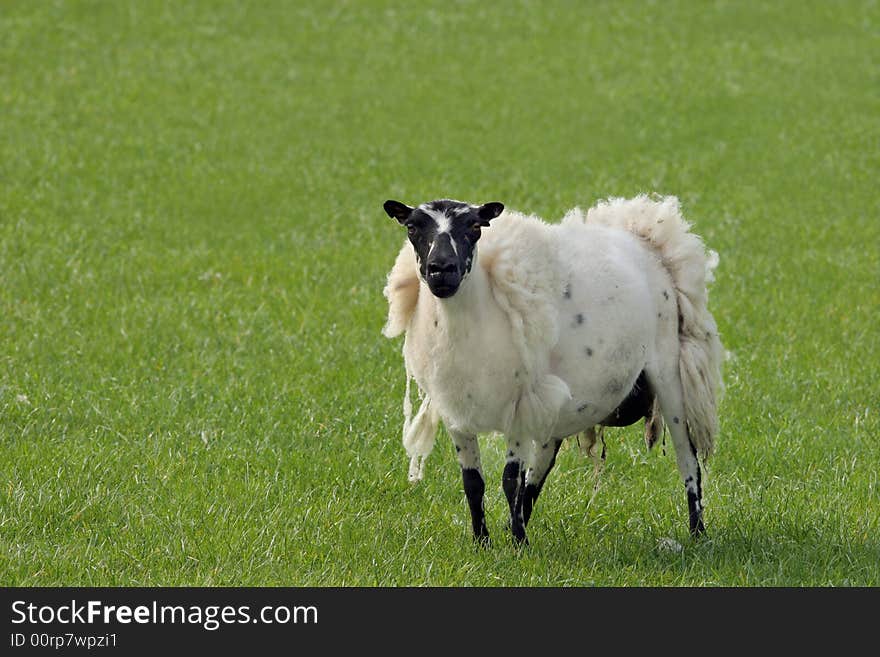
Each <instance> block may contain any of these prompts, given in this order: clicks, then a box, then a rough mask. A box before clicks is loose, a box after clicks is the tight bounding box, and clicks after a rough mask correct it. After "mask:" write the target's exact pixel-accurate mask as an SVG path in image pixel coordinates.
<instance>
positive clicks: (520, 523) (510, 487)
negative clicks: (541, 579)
mask: <svg viewBox="0 0 880 657" xmlns="http://www.w3.org/2000/svg"><path fill="white" fill-rule="evenodd" d="M529 442H530V441H527V440H522V439H521V438H517V437H512V436H508V437H507V463H505V465H504V474H503V475H502V476H501V487H502V488H503V489H504V495H505V496H506V497H507V504H508V506H509V507H510V531H511V532H512V534H513V539H514V541H516V542H517V543H526V542H528V541H527V539H526V522H525V516H524V507H523V503H524V499H523V495H522V491H523V489H524V488H525V478H526V476H525V475H526V471H525V466H524V465H523V464H524V463H525V462H526V457H527V455H528V448H529Z"/></svg>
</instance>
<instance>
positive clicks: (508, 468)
mask: <svg viewBox="0 0 880 657" xmlns="http://www.w3.org/2000/svg"><path fill="white" fill-rule="evenodd" d="M521 471H522V463H520V462H519V461H508V462H507V464H506V465H505V466H504V472H503V473H502V475H501V487H502V488H503V489H504V495H505V496H506V497H507V505H508V506H509V507H510V515H511V516H513V510H514V507H515V505H516V494H517V491H518V490H519V479H520V472H521Z"/></svg>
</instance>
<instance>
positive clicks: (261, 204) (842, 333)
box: [0, 0, 880, 585]
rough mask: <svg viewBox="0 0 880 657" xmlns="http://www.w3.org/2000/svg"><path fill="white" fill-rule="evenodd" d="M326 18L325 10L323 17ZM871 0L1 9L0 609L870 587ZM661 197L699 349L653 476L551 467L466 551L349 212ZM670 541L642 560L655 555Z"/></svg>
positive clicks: (383, 227)
mask: <svg viewBox="0 0 880 657" xmlns="http://www.w3.org/2000/svg"><path fill="white" fill-rule="evenodd" d="M334 5H335V6H334ZM878 24H880V10H878V7H877V4H876V3H874V2H864V3H861V2H848V3H819V2H816V3H803V2H800V1H792V2H767V3H763V2H745V3H734V2H714V3H693V2H680V3H674V2H662V3H632V2H613V3H612V2H609V3H564V2H526V1H522V2H510V3H473V2H460V3H449V2H446V1H445V0H444V1H443V2H420V3H415V2H412V3H410V2H407V3H403V2H400V3H387V2H339V3H328V2H314V3H304V2H297V3H281V2H279V3H266V2H241V3H223V4H221V3H214V2H168V3H164V2H162V3H160V2H133V1H132V2H121V1H120V2H24V1H21V2H3V3H2V4H0V362H2V366H0V582H2V583H4V584H14V585H53V584H68V585H73V584H82V585H202V584H204V585H374V584H383V585H421V584H434V585H459V584H460V585H496V584H504V585H538V584H544V585H589V584H598V585H667V584H676V585H766V584H777V585H780V584H781V585H826V584H835V585H848V584H851V585H860V584H862V585H863V584H869V585H880V489H878V471H880V468H878V463H880V445H878V440H877V438H878V429H880V419H878V416H880V404H878V402H880V384H878V382H877V375H876V371H877V366H878V363H880V353H878V339H877V323H876V322H877V317H878V316H880V314H878V313H880V286H878V281H880V254H878V251H880V222H878V212H880V195H878V193H877V179H878V173H880V147H878V146H880V58H878V52H880V32H878V28H877V26H878ZM642 191H659V192H662V193H672V194H677V195H678V196H680V198H681V199H682V202H683V204H684V208H685V212H686V215H687V216H688V217H689V218H690V219H691V220H692V221H693V222H694V223H695V225H696V230H697V231H698V232H699V233H700V234H701V235H703V236H704V237H705V239H706V241H707V242H708V244H709V245H710V246H711V247H712V248H714V249H717V250H718V251H719V252H720V254H721V266H720V268H719V270H718V278H717V282H716V284H715V286H714V287H713V290H712V294H711V307H712V309H713V310H714V312H715V316H716V318H717V320H718V323H719V326H720V329H721V332H722V337H723V339H724V342H725V346H726V347H727V348H728V349H729V350H730V351H731V353H732V357H731V359H730V361H729V362H728V363H727V366H726V374H725V378H726V382H727V392H726V397H725V401H724V404H723V408H722V418H721V422H722V435H721V437H720V439H719V452H718V454H717V456H716V458H715V459H713V461H712V462H711V463H710V467H709V471H708V476H707V478H706V491H705V493H706V503H707V507H708V508H707V512H706V521H707V526H708V529H709V537H708V539H707V540H704V541H700V542H699V543H696V544H695V543H692V542H690V541H689V539H688V538H687V532H686V523H687V518H686V516H687V511H686V505H685V495H684V491H683V489H682V487H681V484H680V482H679V480H678V476H677V473H676V471H675V467H674V460H673V457H672V452H671V445H670V446H669V448H668V449H667V452H666V454H665V455H664V454H663V453H661V451H660V450H656V451H654V452H651V453H647V452H646V450H645V449H644V446H643V444H642V441H641V437H640V431H639V429H637V428H635V427H633V428H631V429H629V430H617V431H615V432H614V433H611V434H610V436H609V455H608V461H607V465H606V467H605V469H604V471H603V472H602V474H601V475H600V476H599V477H596V476H595V475H594V473H593V466H592V463H591V462H590V461H588V460H584V459H582V458H581V457H579V455H578V454H577V452H576V450H574V449H567V450H565V451H563V452H562V453H561V455H560V460H559V464H558V465H557V468H556V470H554V472H553V474H552V476H551V480H550V483H549V484H548V488H547V489H546V491H545V493H544V496H543V497H542V498H541V500H540V502H539V504H538V507H537V510H536V514H535V516H534V518H533V522H532V524H531V525H530V535H531V539H532V546H531V547H530V548H529V549H528V550H526V551H524V552H523V553H521V554H520V553H517V552H516V551H515V550H514V549H513V548H512V546H511V545H510V544H509V541H507V540H506V536H505V534H504V527H503V525H504V520H505V517H504V508H505V503H504V501H503V494H502V492H501V488H500V475H501V468H502V465H503V444H502V442H501V441H499V440H492V439H488V438H487V439H486V440H485V441H484V443H483V453H484V465H485V469H486V472H487V475H488V477H489V479H490V485H489V486H488V491H487V506H488V513H489V523H490V531H491V532H492V533H493V535H494V537H495V541H494V544H493V546H492V547H491V548H490V549H487V550H481V549H477V548H475V547H474V546H473V545H472V544H471V541H470V538H469V522H468V519H467V512H466V507H465V502H464V497H463V495H462V492H461V484H460V480H459V474H458V469H457V466H456V464H455V459H454V455H453V453H452V452H453V450H452V448H451V445H450V442H449V441H448V439H447V438H445V436H443V437H441V440H440V441H438V445H437V449H436V450H435V453H434V454H433V455H432V456H431V458H430V459H429V461H428V464H427V475H426V480H425V481H424V482H423V484H422V485H420V486H417V487H411V486H410V485H409V484H408V483H407V481H406V466H407V463H406V457H405V454H404V452H403V449H402V447H401V445H400V427H401V422H402V416H401V412H400V405H401V399H402V395H403V379H404V377H403V364H402V359H401V356H400V343H399V341H388V340H385V339H383V338H382V337H381V335H380V333H379V331H380V329H381V327H382V324H383V323H384V313H385V302H384V299H383V298H382V296H381V289H382V286H383V284H384V276H385V273H386V272H387V270H388V269H389V268H390V266H391V264H392V261H393V258H394V256H395V254H396V251H397V249H398V248H399V246H400V243H401V241H402V239H403V235H402V232H401V230H400V229H399V227H398V226H397V225H396V224H394V222H392V221H391V220H389V219H388V218H387V217H386V216H385V215H384V213H383V212H382V209H381V203H382V201H384V200H385V199H386V198H399V199H401V200H403V201H407V202H421V201H424V200H428V199H431V198H436V197H443V196H450V197H453V198H463V199H468V200H472V201H480V202H483V201H487V200H500V201H503V202H504V203H506V204H507V205H508V206H510V207H512V208H516V209H519V210H523V211H528V212H535V213H539V214H541V215H542V216H545V217H547V218H548V219H551V220H554V219H556V218H558V217H560V216H561V214H562V213H563V211H564V210H565V209H567V208H568V207H570V206H572V205H575V204H581V205H584V206H588V205H590V204H592V203H594V202H595V201H596V200H597V199H598V198H601V197H605V196H611V195H615V196H617V195H631V194H635V193H638V192H642ZM664 539H672V540H674V541H677V542H679V543H681V544H682V545H683V550H682V551H681V552H676V551H674V550H667V549H664V548H663V545H665V544H666V543H667V542H666V541H664Z"/></svg>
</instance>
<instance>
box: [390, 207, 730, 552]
mask: <svg viewBox="0 0 880 657" xmlns="http://www.w3.org/2000/svg"><path fill="white" fill-rule="evenodd" d="M667 222H668V223H667ZM664 224H666V225H664ZM687 229H688V225H687V224H686V223H685V222H684V220H683V219H682V218H681V217H680V214H679V213H678V204H677V201H676V200H675V199H672V198H667V199H664V200H662V201H653V200H650V199H648V198H646V197H639V198H637V199H633V200H630V201H622V200H615V201H612V202H610V203H607V204H602V205H600V206H598V207H596V208H593V209H592V210H591V211H590V212H589V213H588V214H587V215H586V216H585V215H584V214H583V213H582V212H581V211H580V210H577V209H575V210H573V211H571V212H570V213H569V214H568V215H566V217H565V218H564V219H563V221H562V223H561V224H559V225H549V224H546V223H544V222H542V221H540V220H538V219H536V218H534V217H526V216H523V215H520V214H517V213H513V212H506V213H504V214H502V215H501V216H500V217H498V218H497V219H495V220H493V221H492V224H491V227H490V228H488V229H486V230H485V232H484V234H483V237H482V238H481V241H480V245H479V246H480V249H479V258H478V259H477V260H476V266H474V267H473V271H472V272H471V274H470V276H469V277H468V280H467V281H466V282H465V283H463V284H462V285H461V287H460V289H459V290H458V292H457V293H456V294H455V295H454V296H452V297H450V298H443V299H441V298H437V297H436V296H434V295H432V294H431V292H430V290H429V289H428V286H427V284H426V283H425V282H424V280H423V279H422V278H420V277H419V274H418V267H417V265H418V263H417V262H416V256H415V254H414V252H413V249H412V248H411V247H410V245H409V244H406V245H404V248H403V250H402V251H401V253H400V255H399V256H398V259H397V262H396V264H395V267H394V269H393V270H392V272H391V273H390V274H389V283H388V287H387V288H386V296H388V298H389V304H390V308H389V321H388V324H387V326H386V329H385V333H386V335H388V336H389V337H390V336H393V335H396V334H399V333H400V332H401V331H405V332H406V339H405V342H404V349H403V352H404V359H405V363H406V368H407V374H408V377H412V378H413V379H415V381H416V383H417V385H418V387H419V390H420V393H421V396H422V397H423V402H422V406H421V408H420V410H419V413H418V414H417V415H416V418H415V419H414V420H411V419H410V417H409V416H410V414H411V413H410V412H409V408H408V404H409V399H407V403H406V408H407V410H408V412H407V419H406V422H405V427H404V443H405V445H406V446H407V449H408V451H409V453H410V456H411V457H412V464H411V470H410V475H411V478H413V479H418V478H420V477H421V464H422V461H423V459H424V458H425V457H426V456H427V454H428V453H429V452H430V450H431V447H432V445H433V438H434V435H435V434H436V430H437V423H438V421H439V420H441V419H442V420H443V422H444V424H445V426H446V427H447V429H448V430H449V432H450V434H451V435H452V437H453V440H454V441H455V442H456V446H457V447H458V448H459V451H461V449H465V450H466V451H467V450H468V449H471V450H478V447H476V446H475V439H474V440H473V445H474V446H471V442H469V440H468V439H469V437H475V436H476V435H477V434H480V433H485V432H490V431H497V432H501V433H503V434H505V436H506V438H507V441H508V448H509V450H508V459H509V461H510V460H513V461H517V462H521V463H523V464H525V465H527V466H528V471H527V472H525V471H524V472H521V473H520V474H522V476H523V481H522V482H521V483H522V484H527V483H528V482H529V481H531V482H532V485H533V487H536V491H539V490H540V487H541V485H542V484H543V480H544V477H546V473H547V470H549V467H552V463H553V459H554V457H555V452H556V449H558V445H559V442H560V441H561V439H562V438H565V437H567V436H570V435H573V434H576V433H579V432H581V431H585V430H589V429H591V428H592V427H594V426H596V425H597V424H600V423H601V422H602V421H603V420H604V419H605V418H607V417H608V416H609V415H610V414H611V413H612V412H613V411H614V410H615V409H616V408H618V407H619V406H620V405H621V403H622V402H623V401H624V400H625V399H626V398H627V396H628V395H629V394H630V391H631V390H632V389H633V385H634V384H635V382H636V380H637V379H638V377H639V375H640V374H642V373H644V374H645V375H646V377H647V380H648V381H649V382H650V385H651V388H652V390H654V391H655V392H657V393H658V396H659V398H660V401H661V403H662V402H664V401H666V404H665V407H666V408H664V416H665V417H666V419H667V422H668V423H670V427H671V431H672V433H673V438H676V435H677V436H678V440H677V441H676V443H677V445H676V446H677V450H676V451H677V454H678V461H679V468H680V470H681V471H682V477H683V478H685V481H686V485H687V483H688V479H687V477H690V479H691V480H692V483H693V484H695V485H693V486H692V487H691V488H693V489H694V490H693V494H694V495H695V496H697V498H698V497H699V494H700V491H699V468H698V465H697V463H696V453H695V452H696V451H697V450H699V451H700V452H702V453H703V454H708V453H709V452H710V451H711V449H712V438H713V437H714V434H715V431H716V430H717V424H715V423H714V419H715V418H714V412H715V408H714V403H715V401H714V400H715V391H714V388H715V387H717V383H718V381H719V378H718V366H719V362H720V342H719V341H718V337H717V331H716V330H715V325H714V321H712V318H711V315H709V314H708V311H707V310H706V309H705V283H706V277H707V273H709V272H711V268H712V267H713V266H714V262H715V260H714V259H713V257H712V256H711V255H710V257H708V258H707V257H706V254H705V251H704V249H703V246H702V242H701V241H700V240H699V238H697V237H696V236H694V235H693V234H691V233H689V232H688V230H687ZM680 321H681V325H680V323H679V322H680ZM689 336H699V340H697V341H696V343H694V344H691V343H690V342H687V340H688V339H689ZM692 342H693V341H692ZM694 351H695V352H696V353H690V352H694ZM685 352H689V353H685ZM685 361H688V362H692V363H693V362H695V363H696V364H695V365H693V367H692V369H694V368H696V371H695V372H692V373H688V372H687V371H686V369H687V366H686V363H685ZM683 368H684V369H683ZM688 377H690V378H691V379H694V378H696V379H701V380H702V382H703V383H702V384H701V382H700V381H693V380H691V381H681V379H682V378H684V379H687V378H688ZM701 385H702V388H705V389H702V388H701ZM666 389H671V390H672V392H671V393H669V394H666V393H664V392H663V391H664V390H666ZM688 390H690V391H691V392H692V395H694V396H697V397H700V398H699V399H695V400H694V399H692V400H690V402H691V406H695V405H696V407H697V412H693V411H692V412H691V413H690V414H688V413H686V410H685V406H686V405H687V404H686V402H687V401H688V400H686V399H685V397H686V392H687V391H688ZM694 391H695V392H694ZM704 416H708V417H709V420H710V421H709V426H704V425H705V424H706V420H705V419H704ZM680 419H684V420H685V421H686V425H687V426H688V428H689V433H690V435H688V433H687V432H683V431H681V430H680V429H679V427H677V426H673V424H674V425H678V424H679V421H680ZM683 441H684V442H683ZM688 441H690V450H688V449H682V450H679V449H678V447H679V445H678V443H682V444H683V445H686V444H687V442H688ZM554 446H555V449H553V447H554ZM460 458H461V457H460ZM475 463H476V467H477V468H479V458H478V453H477V455H476V461H475ZM462 467H463V468H464V467H465V464H464V461H463V464H462ZM505 472H506V474H507V470H506V471H505ZM511 472H512V470H511ZM517 472H520V471H519V470H517ZM694 477H696V481H693V480H694ZM510 486H513V484H511V485H510ZM517 487H518V488H517V490H520V489H521V488H522V486H521V485H520V484H517ZM508 488H510V487H509V486H507V485H506V487H505V490H506V491H507V492H508V498H509V501H510V503H511V513H512V514H513V515H516V513H517V510H516V504H515V500H514V499H513V498H512V497H511V495H513V496H514V497H516V495H517V494H519V493H512V492H510V491H509V490H508ZM691 488H689V489H688V490H689V501H690V497H691ZM510 490H511V491H512V490H513V489H512V488H510ZM534 497H537V492H535V493H534ZM532 501H533V500H532ZM526 504H527V510H526V517H525V521H526V522H527V520H528V513H529V512H530V509H531V502H530V501H529V500H526ZM696 505H697V508H696V510H695V509H694V508H692V509H691V511H692V529H694V523H695V521H694V519H693V513H694V512H698V511H700V508H699V501H698V500H697V502H696ZM472 511H473V507H472ZM474 522H475V531H477V524H476V523H477V521H476V519H475V521H474ZM515 524H516V519H515V518H514V525H515ZM700 527H701V522H700ZM515 534H516V530H515ZM523 538H524V533H523Z"/></svg>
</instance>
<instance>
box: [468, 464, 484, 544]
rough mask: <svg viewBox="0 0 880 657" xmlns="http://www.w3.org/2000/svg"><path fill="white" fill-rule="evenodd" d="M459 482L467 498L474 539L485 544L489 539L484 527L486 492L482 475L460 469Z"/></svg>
mask: <svg viewBox="0 0 880 657" xmlns="http://www.w3.org/2000/svg"><path fill="white" fill-rule="evenodd" d="M461 480H462V483H463V484H464V494H465V497H467V502H468V507H469V508H470V511H471V524H472V525H473V529H474V539H475V540H477V541H479V542H485V541H487V540H488V539H489V529H488V528H487V527H486V512H485V509H484V507H483V493H485V492H486V484H485V483H484V482H483V475H482V474H481V473H480V471H479V470H477V469H476V468H462V469H461Z"/></svg>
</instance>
